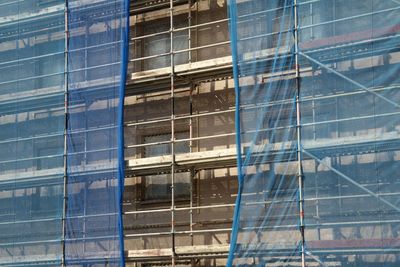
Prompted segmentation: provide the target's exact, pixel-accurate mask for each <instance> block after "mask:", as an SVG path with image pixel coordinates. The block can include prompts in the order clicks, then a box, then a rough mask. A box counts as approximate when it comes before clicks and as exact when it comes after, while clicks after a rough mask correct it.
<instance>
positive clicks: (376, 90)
mask: <svg viewBox="0 0 400 267" xmlns="http://www.w3.org/2000/svg"><path fill="white" fill-rule="evenodd" d="M295 2H296V1H295ZM318 2H319V0H313V1H302V2H301V3H295V4H294V10H295V11H294V14H295V19H294V21H295V25H294V27H293V29H294V39H295V44H296V46H295V52H294V55H295V58H296V63H295V66H296V67H295V69H294V70H288V71H287V73H286V75H288V76H291V77H293V79H295V80H297V83H299V82H300V81H299V79H300V73H310V75H311V74H312V75H318V74H315V73H316V71H315V68H314V66H319V67H320V68H322V69H325V70H327V71H329V72H330V73H334V74H335V72H336V73H339V72H337V71H335V70H334V69H332V68H331V67H329V61H327V62H320V61H318V60H317V59H315V58H312V55H313V53H315V52H319V51H326V53H327V54H329V53H331V51H333V50H334V49H337V48H338V46H337V45H335V44H333V45H332V46H326V47H323V48H321V47H315V48H312V49H308V50H307V53H304V52H302V50H301V49H299V48H298V36H297V35H298V31H300V30H305V29H314V28H316V27H318V26H321V25H327V24H333V23H336V22H338V21H346V20H351V19H356V18H358V17H363V16H368V15H371V14H369V13H368V14H361V15H357V16H350V17H346V18H342V19H332V20H329V21H326V22H323V23H314V22H312V24H310V25H306V26H299V25H298V22H297V20H298V14H297V10H296V9H297V7H298V6H301V5H312V4H314V3H318ZM185 3H186V2H185ZM171 6H174V3H173V1H170V12H169V16H173V15H174V13H173V11H171ZM176 6H178V5H176ZM176 6H175V7H176ZM188 7H189V8H188V13H189V16H188V18H189V20H190V19H191V18H193V17H194V16H193V14H190V13H191V12H192V9H191V8H190V7H191V5H190V4H189V5H188ZM311 8H312V7H311ZM393 10H396V8H391V9H388V10H383V11H380V12H390V11H393ZM268 12H271V10H262V11H260V12H259V15H262V14H264V13H268ZM310 12H312V11H310ZM138 14H139V13H135V15H138ZM245 16H249V15H244V16H243V17H245ZM170 19H171V18H170ZM228 22H229V19H228V18H226V19H218V20H214V21H209V22H202V23H195V24H191V22H190V21H189V25H188V26H183V27H182V26H180V27H174V26H173V23H174V19H171V20H170V29H169V30H168V31H159V32H155V33H150V34H146V33H145V34H142V35H137V36H133V37H132V38H131V42H132V43H131V45H133V44H134V43H135V42H137V41H142V40H145V39H147V38H154V37H157V36H162V35H165V34H169V35H170V38H171V40H170V41H171V47H170V51H169V52H166V53H157V54H154V55H152V54H150V55H145V56H144V55H142V56H137V55H136V56H135V57H134V58H132V59H131V60H130V62H131V63H136V62H144V61H146V60H152V59H156V58H159V57H165V56H169V57H170V59H171V65H170V69H169V73H170V77H171V78H170V85H169V86H170V88H171V91H170V94H171V102H172V115H171V116H170V117H167V116H166V117H161V118H160V117H159V118H147V119H144V120H132V121H129V120H128V121H126V123H125V127H126V128H130V127H132V128H135V127H151V126H152V125H161V124H164V123H170V124H171V132H172V133H171V136H172V137H171V140H166V141H157V142H139V143H135V144H127V145H126V149H128V150H129V149H146V148H148V147H153V146H159V145H170V146H171V155H170V157H169V158H168V159H167V161H168V160H169V161H170V162H171V166H172V167H171V170H170V171H168V164H167V161H166V162H164V161H162V160H161V157H160V158H159V159H160V161H158V163H154V164H152V165H148V166H149V167H147V165H146V164H145V161H144V160H143V161H141V160H137V161H135V160H133V161H132V163H130V161H129V160H128V162H129V163H128V164H127V175H128V177H137V176H142V175H152V174H160V173H171V176H172V177H174V174H172V173H175V172H177V171H178V172H181V171H190V173H191V183H190V188H191V190H190V194H191V196H190V202H188V203H187V205H188V206H185V205H183V206H176V203H175V200H174V195H175V193H174V192H172V198H171V202H172V205H171V207H170V208H155V207H152V208H151V209H148V210H147V209H143V210H127V211H126V212H125V216H127V218H129V216H140V215H144V214H160V216H162V215H161V214H167V213H171V216H172V218H174V214H175V213H177V212H183V211H187V212H188V215H189V222H188V224H187V227H188V230H176V229H175V227H176V226H175V221H174V219H172V220H171V227H172V230H171V232H168V231H154V232H147V231H144V232H143V233H140V229H139V228H138V230H137V231H136V232H135V233H126V234H125V238H126V240H128V241H127V242H129V239H131V238H140V237H151V236H155V237H156V236H167V235H169V234H171V233H172V236H173V237H172V239H173V240H172V244H173V245H172V252H171V253H170V254H168V255H169V256H167V257H165V255H164V256H159V257H157V256H150V254H152V253H155V251H154V250H151V249H149V250H148V252H149V253H150V254H149V258H147V256H143V255H145V254H146V252H145V251H146V250H143V251H142V252H141V253H143V254H141V256H137V255H135V254H134V253H133V254H129V255H131V258H130V259H131V260H132V261H135V262H141V261H142V260H143V261H154V262H156V261H157V259H158V260H161V261H163V260H166V259H168V258H169V259H171V261H172V263H173V264H174V263H176V260H179V259H180V258H182V255H180V254H179V252H177V249H178V250H179V249H180V247H179V246H178V247H176V244H175V242H176V241H175V238H174V237H176V236H181V235H189V236H191V238H192V239H191V240H192V241H191V246H193V235H194V234H196V233H202V232H204V233H207V232H227V233H230V231H231V229H230V228H229V227H228V228H227V227H223V228H219V229H204V230H195V228H194V227H193V226H194V222H193V217H192V216H193V214H194V213H196V212H197V211H198V210H207V209H210V210H212V209H218V208H226V207H230V208H232V210H233V207H234V204H233V203H224V204H215V205H203V206H202V205H200V206H196V205H194V203H193V195H192V194H193V192H192V190H193V184H192V183H193V177H194V176H195V174H196V173H198V172H199V171H201V170H204V169H210V170H212V169H215V168H223V167H224V166H231V167H234V166H235V159H234V158H231V159H230V161H226V158H222V157H220V156H219V155H218V154H216V155H215V156H212V155H211V156H210V159H209V161H210V163H207V165H205V164H204V161H201V160H200V161H199V160H191V161H188V162H187V163H185V162H186V161H185V158H184V157H185V154H180V153H178V154H177V152H176V151H175V146H176V144H179V143H185V144H188V146H189V148H190V151H189V152H190V153H189V154H188V155H190V154H192V155H193V156H194V155H195V154H196V153H197V152H196V151H195V150H193V148H194V147H195V145H194V144H195V143H196V142H198V141H200V140H218V139H223V138H227V137H234V136H235V132H234V131H232V132H229V133H223V134H210V135H204V136H199V135H196V134H194V131H193V128H192V126H193V125H194V124H195V121H198V119H199V118H208V117H210V118H212V117H213V116H224V115H228V114H229V115H233V113H234V112H236V109H235V108H234V107H233V106H231V107H229V108H228V109H226V110H214V111H209V112H204V113H197V112H192V111H193V110H192V109H190V113H189V114H175V113H174V109H175V108H176V106H175V105H176V104H175V103H176V101H175V99H176V98H175V97H176V94H175V93H176V92H178V93H184V92H187V91H189V93H190V105H191V107H192V101H193V99H192V90H193V89H192V88H193V87H192V85H190V84H192V83H193V82H194V83H195V84H196V83H199V82H202V81H207V80H210V79H205V78H204V77H207V76H209V77H223V79H230V78H231V75H232V74H231V71H232V65H231V63H229V64H227V65H225V66H224V68H226V69H225V71H224V72H223V74H222V76H218V75H221V72H220V70H221V68H220V67H219V66H216V65H210V66H209V67H208V66H207V67H206V68H205V69H204V73H205V74H204V75H203V74H200V75H199V72H198V71H197V70H196V71H192V70H191V69H190V66H189V65H187V66H184V67H183V65H182V67H181V65H179V64H178V65H176V64H175V62H174V56H175V55H178V54H182V53H186V52H194V51H198V50H201V49H207V48H211V47H218V46H221V45H226V44H227V43H228V41H223V42H215V43H212V44H206V45H195V44H194V42H195V40H197V39H196V38H193V36H192V30H193V31H194V30H196V29H199V28H201V27H205V26H211V25H216V24H220V23H228ZM183 31H187V32H188V33H189V36H188V39H189V47H188V48H185V49H174V43H173V40H172V39H173V38H174V33H179V32H183ZM278 33H279V32H272V33H268V34H263V35H260V36H255V37H254V36H253V37H250V38H248V40H251V39H259V38H264V37H266V36H273V35H276V34H278ZM382 38H398V36H397V35H396V36H395V37H392V36H391V37H372V38H371V40H361V41H358V40H355V41H353V42H349V43H346V44H341V45H340V48H341V49H348V50H349V51H351V50H352V49H353V47H357V46H360V45H363V44H364V43H365V42H374V41H379V40H380V39H382ZM243 40H247V39H243ZM243 40H241V41H243ZM382 40H383V39H382ZM383 52H384V51H383ZM272 54H273V53H272ZM188 55H189V59H188V62H189V63H193V62H196V60H192V58H191V55H192V53H188ZM265 55H266V56H265V57H264V58H261V60H264V61H265V62H268V61H271V60H273V58H272V57H270V56H268V53H265ZM283 56H284V54H283V53H281V52H279V54H278V57H283ZM363 56H364V55H360V57H363ZM366 56H368V54H367V55H366ZM298 57H303V58H307V59H309V61H310V65H309V66H300V64H299V63H298V61H299V59H298ZM344 60H345V59H344ZM266 65H267V66H268V64H266ZM150 71H153V74H152V75H154V77H153V78H151V75H150V76H145V78H143V77H144V76H142V77H141V75H136V74H135V71H134V72H133V75H132V78H131V81H130V82H128V90H131V91H130V92H128V94H129V95H135V94H146V92H151V93H152V94H153V95H154V94H155V93H154V91H153V90H152V89H150V87H149V89H148V91H141V90H140V88H138V87H140V86H143V88H147V87H146V86H147V84H150V83H151V87H153V88H158V89H157V91H156V92H158V93H159V95H160V96H161V95H163V94H168V93H166V92H165V93H164V92H163V90H165V88H167V87H168V84H167V83H165V84H164V85H162V86H160V87H157V84H161V83H163V79H164V78H163V74H162V73H163V72H160V73H158V70H157V69H155V70H150ZM136 72H138V73H143V74H144V73H146V71H142V72H140V71H136ZM265 72H267V73H265ZM258 75H260V76H261V77H269V78H273V77H271V76H268V75H269V74H268V69H267V70H260V71H259V73H258ZM339 75H340V77H342V78H343V79H344V80H346V81H348V82H350V83H352V84H353V85H356V86H358V87H360V89H362V91H352V92H346V91H344V92H342V93H337V94H335V95H316V96H306V97H303V98H301V99H300V98H297V100H296V105H297V108H296V109H297V115H296V118H297V119H296V120H297V124H296V128H297V133H298V135H297V138H296V140H294V143H293V145H295V146H297V153H298V156H297V157H296V158H297V161H298V162H299V164H298V185H299V192H302V191H303V181H302V179H303V175H302V166H301V162H302V161H303V160H311V159H314V160H315V161H316V162H320V163H321V164H322V163H324V162H323V161H321V159H318V158H316V157H315V155H314V154H313V152H312V151H309V150H306V149H304V148H303V147H302V141H301V134H300V132H301V128H302V127H304V126H306V127H316V126H318V125H323V124H327V123H334V122H337V123H340V122H346V121H353V120H354V121H358V120H361V119H367V118H369V117H371V118H372V116H373V115H371V116H369V115H368V116H353V117H351V118H345V119H343V118H336V119H333V120H326V121H319V122H316V121H314V120H313V121H312V122H306V123H300V121H301V120H300V104H301V103H307V102H312V103H313V102H314V101H316V100H322V99H329V98H332V99H335V98H340V97H345V96H349V95H360V96H361V95H364V94H373V95H375V96H377V97H380V98H382V99H383V100H385V101H387V102H388V103H390V104H392V105H395V106H397V105H398V104H397V103H395V102H393V101H392V100H390V99H387V98H385V97H382V96H381V95H380V92H386V91H390V90H394V89H395V88H398V86H397V85H393V86H388V87H365V86H363V85H361V84H358V83H357V82H355V81H352V80H351V79H350V78H348V77H346V76H345V75H344V74H339ZM172 76H174V78H172ZM277 76H278V75H277ZM165 77H167V76H165ZM216 79H219V78H216ZM211 80H212V79H211ZM130 83H131V85H130ZM135 88H138V91H137V92H136V93H135V92H134V90H135ZM299 96H300V93H299V92H298V97H299ZM149 104H150V103H149ZM282 104H285V103H284V102H282V101H277V102H269V103H263V104H262V105H258V104H257V105H243V106H241V107H240V109H241V110H248V111H249V112H251V111H252V110H257V109H262V108H265V107H266V106H274V105H282ZM313 108H315V107H313ZM396 114H397V113H396ZM396 114H395V113H387V114H381V115H379V116H382V117H385V116H387V117H390V116H393V115H396ZM399 114H400V113H399ZM179 121H181V123H187V124H188V125H189V129H190V134H189V137H184V138H182V137H181V138H178V137H177V136H175V133H174V132H175V127H174V126H175V125H176V123H177V122H179ZM279 129H282V130H283V129H288V127H285V126H284V127H280V128H279V127H278V128H277V127H272V128H268V127H267V128H261V129H257V131H275V130H279ZM252 132H253V131H243V132H242V134H248V133H252ZM393 138H394V137H393ZM393 138H392V137H390V136H388V137H387V142H392V140H394V139H393ZM345 139H346V138H343V140H345ZM385 140H386V139H385ZM336 141H337V140H336ZM369 142H372V141H370V140H364V141H361V142H359V141H358V142H354V143H346V144H344V145H343V152H342V153H343V155H346V153H349V151H352V147H353V146H359V147H362V146H366V149H368V148H367V146H368V143H369ZM332 145H333V144H331V143H329V141H328V140H327V141H324V140H322V141H321V142H320V143H319V144H318V145H317V146H316V147H312V150H314V149H328V148H330V147H331V146H332ZM276 147H280V145H279V144H277V145H276ZM393 149H395V148H393ZM366 151H367V150H366ZM277 153H279V152H278V151H277ZM280 153H285V152H284V151H281V152H280ZM224 160H225V161H224ZM218 161H221V165H219V164H218ZM150 166H151V167H150ZM328 167H329V168H330V169H331V170H333V169H332V167H330V166H328ZM348 178H349V179H351V178H350V177H348ZM344 179H346V178H344ZM172 180H173V182H172V186H171V191H174V190H175V188H174V184H175V182H174V179H172ZM358 186H361V188H362V186H363V185H358ZM366 190H368V189H366ZM364 192H365V195H364V194H361V195H355V196H342V198H343V199H346V198H349V199H350V198H355V197H365V196H368V195H370V196H371V192H369V191H365V190H364ZM395 194H399V193H395ZM384 195H385V194H383V193H382V194H379V195H376V194H375V195H372V196H373V197H375V198H377V199H381V200H383V198H382V197H383V196H384ZM319 200H324V198H323V197H320V198H319ZM298 201H299V205H300V213H299V214H300V228H301V229H302V230H301V232H302V236H303V242H302V245H301V247H302V249H301V251H302V253H301V254H302V257H301V258H302V266H305V258H306V257H310V258H312V259H314V260H315V261H316V262H319V263H320V264H324V263H323V262H322V260H321V259H319V258H318V257H317V256H315V255H313V254H311V253H310V251H307V250H306V248H305V245H304V227H305V223H304V221H303V220H304V219H303V216H304V207H303V206H304V205H306V204H305V203H307V202H310V201H318V199H316V198H312V199H311V198H307V197H305V198H304V197H303V196H302V193H300V196H299V200H298ZM267 204H268V202H263V203H246V205H267ZM389 204H390V203H389ZM389 204H388V205H389ZM389 206H391V207H393V205H389ZM302 221H303V222H302ZM369 223H370V222H366V221H359V222H354V224H359V225H366V224H369ZM387 223H388V224H389V223H391V222H387ZM334 225H335V224H333V223H332V224H330V223H320V227H333V226H334ZM310 226H313V225H310ZM261 229H268V228H261ZM242 230H245V231H252V230H254V229H242ZM188 247H190V246H188ZM160 251H161V250H160ZM216 251H217V249H216ZM225 252H226V253H227V251H225ZM176 253H178V254H176ZM198 254H201V251H200V252H199V253H198ZM225 256H226V255H225ZM190 257H191V258H192V259H202V258H203V259H204V258H205V257H206V256H202V255H196V253H195V254H191V256H190ZM207 257H211V258H212V257H215V258H219V257H220V256H218V255H216V254H215V255H214V256H213V255H212V253H210V252H209V254H208V256H207ZM128 260H129V257H128ZM192 264H193V263H192ZM323 266H325V265H323Z"/></svg>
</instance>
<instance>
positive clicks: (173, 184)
mask: <svg viewBox="0 0 400 267" xmlns="http://www.w3.org/2000/svg"><path fill="white" fill-rule="evenodd" d="M169 5H170V6H169V16H170V29H169V30H170V60H171V63H170V66H171V74H170V75H171V84H170V86H171V250H172V251H171V261H172V267H175V256H176V255H175V84H174V83H175V64H174V58H175V57H174V1H173V0H170V1H169Z"/></svg>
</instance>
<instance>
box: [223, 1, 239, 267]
mask: <svg viewBox="0 0 400 267" xmlns="http://www.w3.org/2000/svg"><path fill="white" fill-rule="evenodd" d="M235 1H236V0H229V2H228V6H229V18H230V24H229V32H230V37H231V50H232V68H233V79H234V85H235V95H236V99H235V108H236V112H235V131H236V136H235V138H236V152H237V153H236V154H237V172H238V195H237V198H236V204H235V211H234V215H233V222H232V234H231V242H230V248H229V256H228V261H227V264H226V266H228V267H230V266H232V262H233V259H234V253H235V250H236V241H237V236H238V232H239V223H240V220H239V218H240V203H241V196H242V191H243V174H242V149H241V148H242V144H241V134H240V133H241V130H240V86H239V66H238V58H237V56H238V47H237V28H236V23H237V20H236V16H237V8H236V2H235Z"/></svg>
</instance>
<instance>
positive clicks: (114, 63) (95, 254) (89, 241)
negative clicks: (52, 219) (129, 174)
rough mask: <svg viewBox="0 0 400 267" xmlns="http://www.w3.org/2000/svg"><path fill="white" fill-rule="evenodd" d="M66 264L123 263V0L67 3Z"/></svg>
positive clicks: (124, 67) (104, 264) (124, 45)
mask: <svg viewBox="0 0 400 267" xmlns="http://www.w3.org/2000/svg"><path fill="white" fill-rule="evenodd" d="M68 7H69V15H68V19H69V21H68V28H69V47H68V48H69V51H68V66H69V68H68V71H69V75H68V78H69V79H68V94H69V101H68V114H69V117H68V145H67V151H68V158H67V167H68V188H67V192H68V202H67V225H66V247H65V257H66V264H67V266H87V264H95V265H94V266H123V265H124V258H123V242H122V235H123V232H122V221H121V206H120V205H121V195H122V189H123V142H122V140H123V138H122V131H121V129H123V124H122V121H123V119H122V109H123V104H124V103H123V96H124V94H123V88H124V85H125V71H126V62H125V58H126V57H125V49H126V46H127V42H126V41H127V38H126V32H127V30H128V28H127V27H126V23H127V14H128V8H129V3H128V2H126V1H117V0H114V1H84V0H76V1H70V2H69V3H68Z"/></svg>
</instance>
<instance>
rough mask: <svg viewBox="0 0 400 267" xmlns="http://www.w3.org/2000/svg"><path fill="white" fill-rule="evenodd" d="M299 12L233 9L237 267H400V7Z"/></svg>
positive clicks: (342, 4) (238, 5) (332, 4)
mask: <svg viewBox="0 0 400 267" xmlns="http://www.w3.org/2000/svg"><path fill="white" fill-rule="evenodd" d="M295 3H296V2H295V1H293V0H286V1H284V0H282V1H261V0H251V1H235V0H231V1H230V3H229V11H230V19H231V21H230V22H231V24H230V27H231V41H232V43H231V45H232V54H233V66H234V76H235V82H236V84H235V88H236V91H237V106H236V107H237V114H236V117H237V121H236V125H237V134H238V140H237V143H238V152H239V153H238V155H239V156H238V169H239V170H238V174H239V175H238V176H239V193H238V198H237V205H236V211H235V217H234V220H233V222H234V223H233V232H232V242H231V250H230V255H229V260H228V266H233V265H234V266H254V265H257V266H302V264H304V265H305V266H385V267H387V266H398V265H399V261H400V258H399V249H400V239H399V238H398V233H399V227H398V225H399V224H398V222H399V220H398V219H399V215H400V214H399V212H400V201H399V192H400V191H399V187H398V183H399V181H398V177H397V175H396V173H397V169H398V167H399V157H398V155H399V142H400V141H399V137H400V136H399V126H400V125H399V123H400V116H399V115H400V113H399V111H400V110H399V109H400V91H399V87H398V86H399V80H400V78H399V73H400V72H399V71H400V65H399V62H400V45H399V31H400V24H399V22H400V14H399V11H400V5H399V2H398V1H390V0H388V1H377V0H375V1H373V0H369V1H364V0H362V1H361V0H354V1H310V0H308V1H307V0H302V1H297V7H295ZM296 10H297V12H296ZM295 15H298V16H297V17H298V20H297V21H298V24H299V28H298V42H297V43H298V53H296V51H297V50H296V39H295V32H296V29H295V25H296V23H295V22H296V19H295V18H296V16H295ZM296 57H298V63H299V64H298V66H299V72H300V78H299V79H298V80H297V81H298V82H296V72H295V69H296ZM297 97H298V99H299V102H298V103H299V105H298V106H299V108H297V107H296V98H297ZM298 118H299V122H300V125H297V122H296V121H297V119H298ZM296 126H300V127H296ZM298 129H301V130H300V132H298V131H299V130H298ZM298 133H299V135H298ZM298 137H299V143H300V146H298V145H297V139H298ZM298 151H300V153H299V154H298V153H297V152H298ZM299 156H300V158H299ZM300 173H302V174H303V175H302V177H301V179H299V177H298V175H299V174H300ZM299 180H302V181H303V185H301V183H299ZM300 193H302V194H300ZM301 195H302V196H303V198H301V197H300V196H301ZM300 200H303V201H300ZM300 203H304V220H305V233H304V239H305V245H304V246H303V245H302V234H301V227H300V218H301V217H302V215H303V213H301V212H300ZM302 251H303V253H302ZM302 256H304V260H303V262H302Z"/></svg>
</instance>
